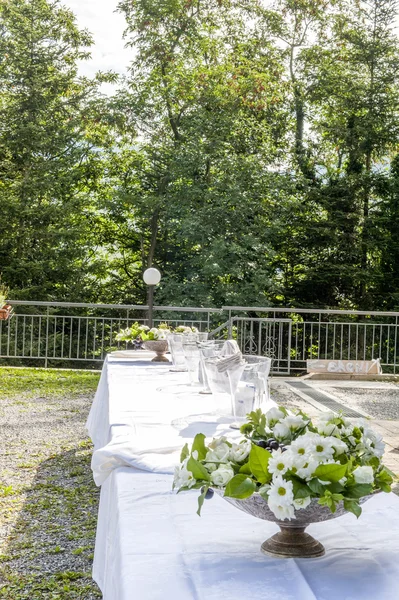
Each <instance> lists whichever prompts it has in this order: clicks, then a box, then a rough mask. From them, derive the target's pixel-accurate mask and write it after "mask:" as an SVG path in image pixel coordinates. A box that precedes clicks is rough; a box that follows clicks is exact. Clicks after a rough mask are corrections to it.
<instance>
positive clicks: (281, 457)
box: [267, 448, 292, 475]
mask: <svg viewBox="0 0 399 600" xmlns="http://www.w3.org/2000/svg"><path fill="white" fill-rule="evenodd" d="M287 454H288V456H286V455H287ZM291 457H292V455H290V454H289V453H288V452H282V451H281V450H280V448H279V449H278V450H274V452H272V456H271V458H269V462H268V464H267V470H268V471H269V473H273V474H276V475H284V473H286V472H287V471H288V469H289V468H290V467H291V464H292V458H291Z"/></svg>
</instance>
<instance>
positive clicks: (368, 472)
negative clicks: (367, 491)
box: [353, 467, 374, 483]
mask: <svg viewBox="0 0 399 600" xmlns="http://www.w3.org/2000/svg"><path fill="white" fill-rule="evenodd" d="M353 477H354V478H355V481H356V483H373V482H374V473H373V468H372V467H357V469H355V470H354V471H353Z"/></svg>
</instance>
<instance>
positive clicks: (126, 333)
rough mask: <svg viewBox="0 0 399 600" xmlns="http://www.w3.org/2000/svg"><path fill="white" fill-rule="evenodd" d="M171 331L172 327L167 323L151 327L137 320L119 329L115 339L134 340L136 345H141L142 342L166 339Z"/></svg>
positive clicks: (119, 340) (118, 340) (120, 340)
mask: <svg viewBox="0 0 399 600" xmlns="http://www.w3.org/2000/svg"><path fill="white" fill-rule="evenodd" d="M170 332H171V328H170V327H169V325H167V324H166V323H161V324H160V325H159V326H158V327H152V328H151V329H150V328H149V327H148V326H147V325H140V323H137V321H136V323H133V325H132V326H131V327H128V328H127V329H122V330H121V331H119V333H117V335H116V336H115V339H116V341H117V342H132V343H134V344H135V345H136V346H140V345H141V343H142V342H147V341H152V340H166V337H167V334H168V333H170Z"/></svg>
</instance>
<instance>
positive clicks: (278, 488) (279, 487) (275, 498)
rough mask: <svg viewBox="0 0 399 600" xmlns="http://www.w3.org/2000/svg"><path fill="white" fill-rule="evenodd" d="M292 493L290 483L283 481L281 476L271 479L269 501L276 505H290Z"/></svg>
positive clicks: (292, 497)
mask: <svg viewBox="0 0 399 600" xmlns="http://www.w3.org/2000/svg"><path fill="white" fill-rule="evenodd" d="M293 499H294V493H293V490H292V481H285V479H284V478H283V477H282V476H281V475H277V476H275V477H273V481H272V484H271V486H270V490H269V501H272V502H275V503H276V504H279V505H280V504H281V505H287V504H292V501H293Z"/></svg>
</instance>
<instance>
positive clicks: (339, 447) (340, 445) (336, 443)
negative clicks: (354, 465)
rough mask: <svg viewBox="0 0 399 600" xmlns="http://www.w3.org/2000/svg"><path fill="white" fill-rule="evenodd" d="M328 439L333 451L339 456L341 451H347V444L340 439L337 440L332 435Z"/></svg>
mask: <svg viewBox="0 0 399 600" xmlns="http://www.w3.org/2000/svg"><path fill="white" fill-rule="evenodd" d="M330 441H331V445H332V447H333V448H334V449H335V453H336V455H337V456H339V455H340V454H342V453H343V452H347V450H348V445H347V444H345V442H343V441H342V440H339V439H338V438H334V437H333V438H332V439H331V440H330Z"/></svg>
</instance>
